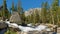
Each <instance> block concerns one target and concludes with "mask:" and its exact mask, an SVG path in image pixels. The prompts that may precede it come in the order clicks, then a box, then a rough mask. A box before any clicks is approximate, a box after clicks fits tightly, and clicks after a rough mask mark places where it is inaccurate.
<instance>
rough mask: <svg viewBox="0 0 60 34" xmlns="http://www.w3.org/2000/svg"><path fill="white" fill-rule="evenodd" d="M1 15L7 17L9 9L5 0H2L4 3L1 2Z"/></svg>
mask: <svg viewBox="0 0 60 34" xmlns="http://www.w3.org/2000/svg"><path fill="white" fill-rule="evenodd" d="M2 14H3V17H5V18H9V11H8V9H7V4H6V0H4V3H3V13H2Z"/></svg>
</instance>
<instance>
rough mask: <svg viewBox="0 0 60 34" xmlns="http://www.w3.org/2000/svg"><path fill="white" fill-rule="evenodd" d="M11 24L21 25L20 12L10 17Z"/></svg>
mask: <svg viewBox="0 0 60 34" xmlns="http://www.w3.org/2000/svg"><path fill="white" fill-rule="evenodd" d="M10 22H13V23H17V24H19V23H20V22H21V19H20V16H19V14H18V12H13V13H12V15H11V17H10Z"/></svg>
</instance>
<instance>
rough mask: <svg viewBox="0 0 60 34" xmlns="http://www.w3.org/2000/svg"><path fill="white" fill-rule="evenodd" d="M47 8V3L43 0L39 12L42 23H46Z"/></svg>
mask: <svg viewBox="0 0 60 34" xmlns="http://www.w3.org/2000/svg"><path fill="white" fill-rule="evenodd" d="M47 9H48V4H47V2H45V3H43V4H42V13H41V16H42V22H43V23H46V20H47Z"/></svg>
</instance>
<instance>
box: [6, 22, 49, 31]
mask: <svg viewBox="0 0 60 34" xmlns="http://www.w3.org/2000/svg"><path fill="white" fill-rule="evenodd" d="M6 23H7V24H8V26H9V27H12V28H19V29H20V30H21V31H24V32H29V31H42V30H46V31H50V29H49V28H47V27H48V26H45V25H39V26H37V27H35V28H32V27H27V26H26V27H24V26H21V25H17V24H16V23H10V22H9V21H6ZM29 26H31V25H30V24H29Z"/></svg>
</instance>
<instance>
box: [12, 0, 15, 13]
mask: <svg viewBox="0 0 60 34" xmlns="http://www.w3.org/2000/svg"><path fill="white" fill-rule="evenodd" d="M14 10H15V8H14V2H13V0H12V12H13V11H14Z"/></svg>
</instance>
